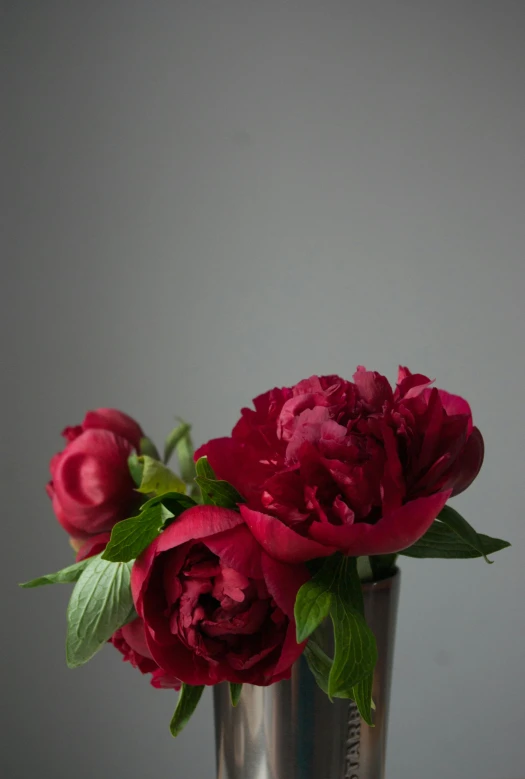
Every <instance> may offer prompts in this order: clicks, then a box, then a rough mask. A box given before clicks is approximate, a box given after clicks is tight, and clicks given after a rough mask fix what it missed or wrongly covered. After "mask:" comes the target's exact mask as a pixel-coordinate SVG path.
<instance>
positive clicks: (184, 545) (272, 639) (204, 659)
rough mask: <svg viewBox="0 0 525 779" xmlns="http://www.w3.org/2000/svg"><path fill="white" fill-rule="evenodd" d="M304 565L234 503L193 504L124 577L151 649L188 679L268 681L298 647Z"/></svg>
mask: <svg viewBox="0 0 525 779" xmlns="http://www.w3.org/2000/svg"><path fill="white" fill-rule="evenodd" d="M307 579H308V572H307V570H306V568H305V567H304V566H302V565H285V564H283V563H280V562H278V561H277V560H274V559H272V558H271V557H269V555H267V554H266V553H265V552H264V551H263V549H262V548H261V547H260V546H259V545H258V544H257V542H256V541H255V539H254V537H253V536H252V534H251V533H250V531H249V530H248V528H247V527H246V525H245V524H244V523H243V520H242V517H241V516H240V514H239V513H238V512H236V511H232V510H230V509H222V508H216V507H214V506H195V507H194V508H191V509H189V510H187V511H186V512H184V514H182V516H181V517H180V518H179V519H178V520H177V521H176V522H174V523H173V524H172V525H170V526H169V527H168V528H167V529H166V530H165V531H164V532H163V533H162V534H161V535H160V536H159V537H158V538H157V539H156V540H155V541H154V542H153V543H152V544H151V545H150V546H149V547H148V549H146V550H145V552H144V553H143V554H142V555H141V556H140V557H139V558H138V559H137V561H136V562H135V565H134V566H133V571H132V577H131V584H132V591H133V599H134V602H135V607H136V609H137V612H138V614H139V616H140V617H142V619H143V620H144V624H145V629H146V641H147V645H148V648H149V651H150V652H151V656H152V657H153V659H154V660H155V662H157V663H158V664H159V666H161V667H162V668H163V669H165V671H166V672H167V673H169V674H172V675H173V676H176V677H178V678H180V679H181V680H182V681H183V682H186V683H187V684H192V685H200V684H208V685H211V684H217V683H218V682H221V681H229V682H237V683H242V682H249V683H251V684H258V685H267V684H271V683H272V682H276V681H279V680H280V679H284V678H288V677H289V676H290V669H291V666H292V664H293V663H294V662H295V660H296V659H297V658H298V657H299V655H300V654H301V652H302V650H303V645H298V644H297V642H296V640H295V623H294V619H293V608H294V603H295V596H296V594H297V591H298V589H299V587H300V586H301V585H302V584H303V583H304V582H305V581H307Z"/></svg>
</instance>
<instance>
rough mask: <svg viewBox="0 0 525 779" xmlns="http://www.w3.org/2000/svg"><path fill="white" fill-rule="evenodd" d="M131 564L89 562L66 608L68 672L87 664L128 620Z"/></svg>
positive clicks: (92, 559) (97, 559)
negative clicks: (70, 669)
mask: <svg viewBox="0 0 525 779" xmlns="http://www.w3.org/2000/svg"><path fill="white" fill-rule="evenodd" d="M130 574H131V563H111V562H109V561H107V560H102V559H101V558H100V557H98V556H97V557H92V558H90V559H89V565H88V566H87V567H86V569H85V570H84V571H83V572H82V574H81V576H80V578H79V580H78V582H77V583H76V585H75V588H74V590H73V594H72V595H71V600H70V601H69V606H68V607H67V623H68V628H67V638H66V659H67V664H68V666H69V667H70V668H76V667H77V666H79V665H83V664H84V663H86V662H87V661H88V660H90V659H91V658H92V657H93V655H94V654H95V653H96V652H98V650H99V649H101V648H102V647H103V646H104V644H105V643H106V641H107V640H108V639H109V638H111V636H112V635H113V633H114V632H115V630H118V628H120V627H122V625H124V624H125V623H126V622H127V620H128V619H129V618H130V616H131V612H132V609H133V599H132V597H131V586H130Z"/></svg>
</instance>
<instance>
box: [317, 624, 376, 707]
mask: <svg viewBox="0 0 525 779" xmlns="http://www.w3.org/2000/svg"><path fill="white" fill-rule="evenodd" d="M304 656H305V659H306V662H307V663H308V667H309V668H310V671H311V672H312V674H313V676H314V679H315V681H316V682H317V685H318V686H319V687H320V688H321V690H322V691H323V692H324V693H326V694H327V695H328V679H329V677H330V671H331V669H332V659H331V658H330V657H328V655H327V654H326V652H325V651H324V649H322V648H321V647H320V646H319V644H318V643H317V641H316V639H315V636H312V637H311V638H310V639H309V641H308V643H307V645H306V647H305V650H304ZM371 678H372V679H373V674H372V675H371ZM359 685H360V683H359V682H358V684H357V685H355V687H352V688H350V689H344V688H342V689H341V690H339V692H338V693H337V694H336V695H334V696H333V697H334V698H346V699H348V698H352V699H353V700H356V699H357V698H356V696H359V694H360V692H361V688H360V689H356V688H358V687H359ZM362 703H363V705H364V706H365V712H366V701H362ZM368 706H370V707H371V708H374V706H373V703H371V701H369V703H368Z"/></svg>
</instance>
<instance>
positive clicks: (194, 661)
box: [146, 628, 214, 685]
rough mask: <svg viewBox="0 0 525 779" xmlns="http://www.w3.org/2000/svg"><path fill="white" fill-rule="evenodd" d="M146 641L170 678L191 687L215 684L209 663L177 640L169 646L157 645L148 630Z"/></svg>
mask: <svg viewBox="0 0 525 779" xmlns="http://www.w3.org/2000/svg"><path fill="white" fill-rule="evenodd" d="M146 641H147V644H148V648H149V651H150V652H151V656H152V657H153V659H154V660H155V662H156V663H157V665H159V666H160V667H161V668H162V669H163V670H164V671H165V672H167V673H168V674H169V675H170V676H175V677H176V678H177V679H180V681H181V682H184V683H185V684H191V685H199V684H213V683H214V678H213V677H212V676H211V675H210V668H209V666H208V663H207V662H206V661H205V660H202V659H201V658H200V657H198V655H196V654H194V653H193V652H191V651H190V650H189V649H187V648H186V647H185V646H184V644H182V643H181V642H180V641H179V640H178V639H177V638H174V639H173V642H172V643H171V644H170V645H169V646H166V645H163V644H157V643H156V642H155V640H154V638H153V637H152V635H151V631H150V630H148V628H146Z"/></svg>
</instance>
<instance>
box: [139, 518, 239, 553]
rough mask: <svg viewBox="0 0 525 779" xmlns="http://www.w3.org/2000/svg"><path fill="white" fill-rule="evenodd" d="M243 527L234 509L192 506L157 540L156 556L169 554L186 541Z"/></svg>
mask: <svg viewBox="0 0 525 779" xmlns="http://www.w3.org/2000/svg"><path fill="white" fill-rule="evenodd" d="M237 525H242V517H241V515H240V514H239V513H238V512H237V511H233V509H225V508H221V507H219V506H192V507H191V508H190V509H187V510H186V511H185V512H184V513H183V514H181V516H180V517H179V519H178V520H177V521H176V522H174V523H173V524H172V525H170V526H169V527H168V528H166V530H164V532H163V533H162V534H161V535H160V536H159V537H158V538H157V539H156V542H154V543H155V545H156V546H155V548H156V554H160V553H161V552H167V551H168V549H173V547H175V546H180V545H181V544H184V543H186V541H196V540H198V539H201V538H206V536H213V535H215V533H223V532H224V531H225V530H231V529H232V528H234V527H237Z"/></svg>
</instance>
